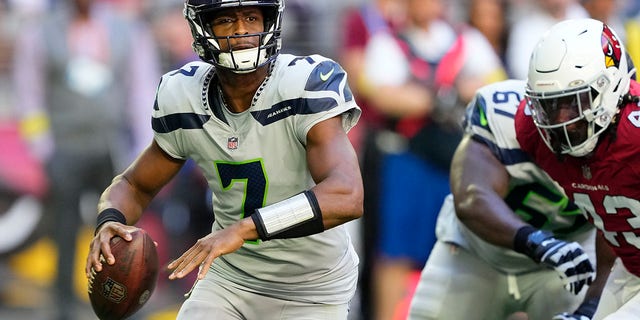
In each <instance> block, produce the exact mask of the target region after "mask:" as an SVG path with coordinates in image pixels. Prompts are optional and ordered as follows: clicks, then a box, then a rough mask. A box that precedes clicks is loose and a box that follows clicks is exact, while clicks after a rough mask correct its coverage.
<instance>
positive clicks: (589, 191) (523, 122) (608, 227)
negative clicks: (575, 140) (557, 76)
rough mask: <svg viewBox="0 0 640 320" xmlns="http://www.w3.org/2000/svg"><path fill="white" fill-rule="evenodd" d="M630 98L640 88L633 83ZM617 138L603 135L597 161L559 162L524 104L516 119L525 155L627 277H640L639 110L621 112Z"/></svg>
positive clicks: (634, 107) (639, 92)
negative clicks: (614, 257) (601, 238)
mask: <svg viewBox="0 0 640 320" xmlns="http://www.w3.org/2000/svg"><path fill="white" fill-rule="evenodd" d="M631 93H632V94H633V95H640V84H638V83H637V82H636V81H633V80H632V81H631ZM617 121H618V125H617V129H616V131H615V134H611V133H609V132H605V133H603V136H601V137H600V141H599V143H598V145H597V146H596V148H595V150H594V153H593V155H591V156H589V157H580V158H576V157H571V156H569V155H565V156H564V157H563V159H561V160H560V159H558V158H557V157H556V156H555V154H554V153H553V152H552V151H551V150H550V149H549V148H548V147H547V145H546V144H545V143H544V141H543V140H542V138H541V137H540V134H539V133H538V130H537V128H536V126H535V125H534V123H533V118H532V117H531V114H530V113H529V112H528V110H527V108H526V103H525V102H524V101H523V102H521V104H520V107H519V108H518V111H517V113H516V118H515V126H516V136H517V139H518V142H519V143H520V146H521V147H522V150H523V151H525V152H526V153H528V154H529V156H531V157H532V160H533V161H534V162H535V163H537V164H538V165H539V166H540V167H541V168H542V169H544V170H545V171H546V172H547V173H548V174H549V175H550V176H551V177H552V178H553V179H554V180H555V181H557V182H558V183H559V184H560V185H561V186H562V187H563V188H564V190H565V192H566V193H567V195H568V196H569V197H570V198H571V199H572V200H573V201H574V202H575V203H576V204H577V205H578V206H579V207H580V208H582V210H583V211H584V213H585V214H586V215H587V218H588V219H589V221H591V222H592V223H593V224H594V225H595V226H596V227H597V228H598V229H599V230H600V231H602V233H603V234H604V236H605V238H606V239H607V241H608V242H609V245H610V246H611V247H612V248H613V250H614V251H615V252H616V254H617V256H618V257H620V259H621V260H622V262H623V263H624V265H625V267H626V268H627V270H629V272H631V273H633V274H634V275H636V276H639V277H640V106H638V105H636V104H635V103H628V104H627V105H625V106H623V107H622V108H621V110H620V114H619V117H618V120H617Z"/></svg>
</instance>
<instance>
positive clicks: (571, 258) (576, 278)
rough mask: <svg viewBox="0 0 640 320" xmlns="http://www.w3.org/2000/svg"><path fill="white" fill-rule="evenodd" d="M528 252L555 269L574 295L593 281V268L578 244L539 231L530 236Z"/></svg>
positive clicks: (538, 260) (536, 259)
mask: <svg viewBox="0 0 640 320" xmlns="http://www.w3.org/2000/svg"><path fill="white" fill-rule="evenodd" d="M527 250H528V251H529V252H528V255H529V256H530V257H531V258H533V260H535V261H537V262H540V263H541V264H543V265H545V266H548V267H550V268H553V269H555V270H556V271H557V272H558V274H559V275H560V278H561V279H562V282H563V283H564V284H565V288H566V289H567V290H569V291H570V292H572V293H573V294H578V293H579V292H580V291H581V290H582V288H583V287H584V286H585V285H590V284H591V282H592V281H593V277H594V274H595V273H594V270H593V266H592V265H591V262H590V261H589V257H588V256H587V254H586V253H584V250H583V249H582V246H580V244H578V243H577V242H566V241H562V240H558V239H556V238H554V237H553V235H552V234H551V233H550V232H547V231H541V230H538V231H536V232H533V233H531V234H530V235H529V237H528V239H527ZM569 319H571V318H569Z"/></svg>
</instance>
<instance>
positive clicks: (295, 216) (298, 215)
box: [251, 190, 324, 240]
mask: <svg viewBox="0 0 640 320" xmlns="http://www.w3.org/2000/svg"><path fill="white" fill-rule="evenodd" d="M251 218H252V219H253V222H254V223H255V224H256V230H257V231H258V236H259V238H260V239H262V240H271V239H286V238H297V237H305V236H309V235H312V234H316V233H320V232H322V231H324V224H323V222H322V213H321V212H320V206H319V205H318V200H317V199H316V196H315V194H314V193H313V192H311V191H308V190H307V191H305V192H303V193H300V194H297V195H295V196H293V197H291V198H289V199H285V200H282V201H280V202H277V203H274V204H272V205H269V206H266V207H264V208H260V209H257V210H256V212H255V213H254V214H253V215H251Z"/></svg>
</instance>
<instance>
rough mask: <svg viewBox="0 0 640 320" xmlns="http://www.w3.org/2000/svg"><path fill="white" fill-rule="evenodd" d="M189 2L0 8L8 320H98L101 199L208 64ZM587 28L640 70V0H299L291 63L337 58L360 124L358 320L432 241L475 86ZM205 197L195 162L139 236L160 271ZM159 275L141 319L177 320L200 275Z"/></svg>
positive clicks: (379, 314)
mask: <svg viewBox="0 0 640 320" xmlns="http://www.w3.org/2000/svg"><path fill="white" fill-rule="evenodd" d="M182 5H183V2H182V1H181V0H0V150H1V151H0V279H1V280H0V318H1V319H36V320H37V319H69V320H73V319H93V316H92V313H91V308H90V305H89V302H88V297H87V294H86V286H87V282H86V279H85V276H84V270H83V269H84V260H85V257H86V253H87V251H88V243H89V240H90V239H91V237H92V236H93V229H94V223H95V216H96V212H95V207H96V203H97V199H98V197H99V194H100V192H101V191H102V190H103V189H104V188H105V187H106V186H107V185H108V184H109V182H110V179H111V178H112V177H113V175H115V174H116V173H119V172H120V171H122V170H123V169H124V166H125V165H126V164H127V163H129V162H130V161H131V160H132V159H133V157H134V156H135V154H137V153H138V152H139V151H140V150H141V149H142V148H144V147H145V146H146V145H147V144H148V143H149V142H150V139H151V137H152V131H151V125H150V114H151V108H153V103H154V97H155V88H156V86H157V84H158V80H159V79H160V76H161V75H162V74H163V73H166V72H169V71H171V70H173V69H176V68H179V67H180V66H182V65H183V64H184V63H185V62H187V61H190V60H195V59H197V56H196V55H195V54H194V53H193V51H192V50H191V42H192V38H191V35H190V31H189V29H188V26H187V24H186V22H185V20H184V19H183V17H182ZM589 16H590V17H592V18H595V19H599V20H602V21H604V22H606V23H607V24H609V25H610V26H612V27H613V28H614V29H615V30H616V31H617V32H618V34H619V35H620V36H621V37H622V38H623V39H622V40H623V42H624V43H625V44H626V46H627V51H628V52H629V53H630V55H631V57H632V59H633V60H635V62H636V65H637V63H638V62H640V0H340V1H338V0H325V1H312V0H286V9H285V15H284V22H283V25H284V35H283V39H284V40H283V51H284V52H287V53H293V54H297V55H308V54H314V53H319V54H322V55H325V56H328V57H330V58H332V59H334V60H336V61H338V62H340V63H341V64H342V66H343V67H344V68H345V69H346V70H347V72H348V75H349V81H350V85H351V89H352V90H353V92H354V94H355V97H356V99H357V100H358V103H359V105H360V106H361V107H362V109H363V116H362V119H361V121H360V123H359V124H358V126H357V127H356V128H354V129H353V130H352V131H351V132H350V138H351V139H352V142H353V144H354V146H355V147H356V149H357V151H358V153H359V156H360V159H361V167H362V172H363V176H364V182H365V192H366V195H365V215H364V218H363V219H361V220H359V221H357V222H355V223H352V225H351V226H352V228H351V229H352V231H353V236H352V238H353V241H354V244H355V245H356V248H357V249H358V250H359V252H360V257H361V281H360V285H359V290H358V294H357V296H356V297H355V299H354V301H353V305H352V312H351V317H352V318H353V319H354V320H356V319H358V320H360V319H362V320H369V319H371V320H396V319H398V320H399V319H404V318H405V317H406V310H407V307H408V304H409V301H410V299H411V295H412V290H413V289H414V288H415V285H416V283H417V282H416V281H417V279H418V277H419V274H420V271H421V269H422V267H423V266H424V263H425V262H426V260H427V257H428V255H429V253H430V250H431V246H432V245H433V243H434V242H435V220H436V218H437V214H438V211H439V208H440V205H441V203H442V200H443V198H444V196H445V195H446V194H448V193H449V186H448V175H449V161H450V158H451V156H452V152H453V150H454V148H455V146H456V144H457V142H458V140H459V139H460V136H461V129H460V128H461V126H460V124H459V121H460V119H461V116H462V113H463V112H464V107H465V105H466V103H467V102H468V101H469V100H470V99H471V98H472V97H473V94H474V91H475V90H476V89H477V88H479V87H480V86H482V85H484V84H488V83H490V82H494V81H498V80H503V79H506V78H518V79H525V78H526V73H527V67H528V59H529V54H530V53H531V51H532V49H533V45H534V44H535V43H536V41H537V39H538V37H540V36H541V35H542V33H543V32H544V30H546V29H547V28H549V27H550V26H551V25H553V24H554V23H555V22H557V21H560V20H563V19H567V18H577V17H589ZM210 201H211V200H210V193H209V192H208V190H207V186H206V182H205V181H204V180H203V179H202V177H201V176H200V175H199V173H198V169H197V167H195V166H194V165H193V164H192V163H190V162H188V163H187V165H186V166H185V167H184V168H183V170H182V171H181V172H180V174H179V175H178V176H177V177H176V178H175V179H174V181H173V183H172V184H171V185H170V186H168V187H167V188H166V189H165V190H163V192H162V194H161V195H160V196H159V197H157V199H156V200H154V202H153V203H152V205H151V206H150V207H149V209H148V213H147V214H145V215H144V217H143V220H141V221H140V223H139V224H138V226H139V227H141V228H144V229H146V230H147V231H148V232H149V233H150V234H151V235H152V237H153V238H154V240H155V241H157V242H158V250H159V254H160V259H161V266H166V264H167V263H168V262H169V261H170V260H171V259H172V258H175V257H177V256H179V255H180V254H181V253H182V252H183V251H184V250H186V249H187V248H188V247H190V246H191V244H192V243H193V242H194V241H196V240H197V239H199V238H200V237H202V236H204V235H206V234H207V233H208V232H209V230H210V226H211V222H212V221H211V220H212V213H211V208H210ZM167 275H168V274H167V273H166V272H161V273H160V277H159V279H158V285H157V287H156V291H155V293H154V295H153V297H152V299H151V301H150V302H149V303H148V304H147V305H145V307H144V308H143V309H142V310H141V311H140V312H139V313H138V314H136V316H135V317H134V318H135V319H172V318H175V315H176V314H177V308H178V307H179V305H180V303H181V301H182V299H183V298H182V295H183V294H184V293H185V292H187V291H188V290H189V288H190V287H191V285H192V281H193V280H194V278H193V276H195V275H192V277H191V278H188V279H184V280H178V281H173V282H169V281H168V280H166V276H167Z"/></svg>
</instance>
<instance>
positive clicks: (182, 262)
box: [169, 251, 207, 280]
mask: <svg viewBox="0 0 640 320" xmlns="http://www.w3.org/2000/svg"><path fill="white" fill-rule="evenodd" d="M189 255H190V257H188V258H182V257H181V258H179V259H178V261H179V264H178V265H177V266H176V267H175V270H173V272H172V273H171V274H170V275H169V280H174V279H180V278H183V277H184V276H186V275H187V274H189V273H190V272H191V271H193V269H195V268H196V267H198V266H199V265H200V263H202V261H203V260H204V258H205V257H206V255H207V253H206V252H204V251H198V252H197V253H196V254H195V255H194V254H193V252H192V253H191V254H189ZM178 261H174V262H178Z"/></svg>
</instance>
